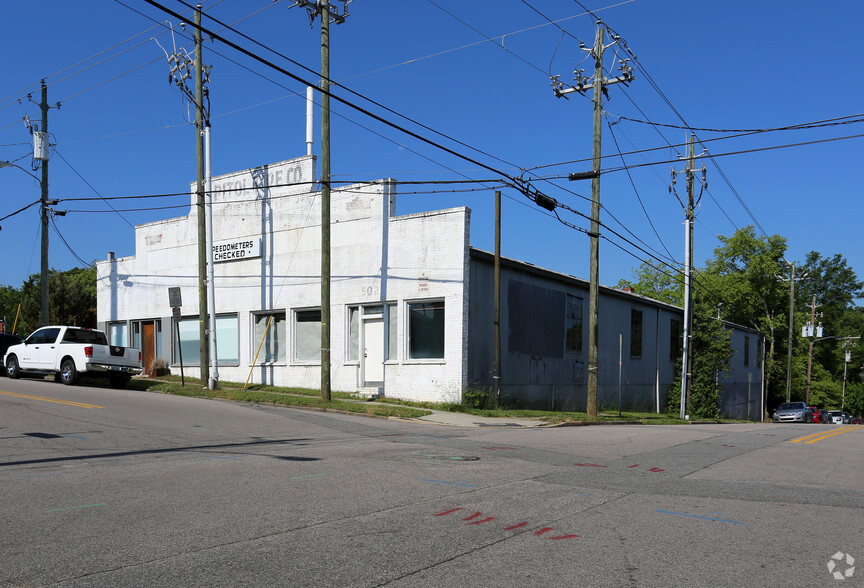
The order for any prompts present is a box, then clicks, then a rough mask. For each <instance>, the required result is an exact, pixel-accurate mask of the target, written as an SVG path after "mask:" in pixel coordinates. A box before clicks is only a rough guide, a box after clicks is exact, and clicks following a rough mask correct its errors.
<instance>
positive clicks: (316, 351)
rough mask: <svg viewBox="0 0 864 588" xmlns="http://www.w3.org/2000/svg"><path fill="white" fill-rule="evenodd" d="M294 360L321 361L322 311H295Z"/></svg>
mask: <svg viewBox="0 0 864 588" xmlns="http://www.w3.org/2000/svg"><path fill="white" fill-rule="evenodd" d="M294 361H312V362H320V361H321V311H320V310H300V311H297V312H295V313H294Z"/></svg>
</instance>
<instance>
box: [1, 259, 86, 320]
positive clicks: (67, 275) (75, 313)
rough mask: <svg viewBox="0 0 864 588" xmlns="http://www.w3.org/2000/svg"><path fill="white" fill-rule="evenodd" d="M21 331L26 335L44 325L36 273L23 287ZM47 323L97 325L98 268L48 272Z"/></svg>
mask: <svg viewBox="0 0 864 588" xmlns="http://www.w3.org/2000/svg"><path fill="white" fill-rule="evenodd" d="M20 298H21V318H20V319H19V321H18V333H19V334H23V335H27V334H29V333H32V332H33V331H35V330H36V329H38V328H39V327H40V326H42V321H41V315H42V286H41V276H40V275H39V274H33V275H32V276H30V278H29V279H28V280H27V281H26V282H24V284H23V285H22V286H21V294H20ZM48 322H49V323H51V324H55V325H76V326H79V327H95V326H96V267H95V265H94V266H91V267H87V268H73V269H71V270H68V271H65V272H61V271H57V270H51V271H50V272H49V273H48Z"/></svg>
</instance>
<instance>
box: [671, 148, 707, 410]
mask: <svg viewBox="0 0 864 588" xmlns="http://www.w3.org/2000/svg"><path fill="white" fill-rule="evenodd" d="M695 169H696V136H695V135H694V134H692V133H691V134H690V138H689V139H688V140H687V163H686V165H685V166H684V174H685V175H684V177H685V183H686V186H687V204H686V206H684V204H683V203H681V204H682V206H684V212H685V219H686V220H685V222H684V229H685V234H684V338H683V345H682V353H683V356H682V359H681V408H680V411H679V416H680V418H682V419H683V418H685V417H686V416H687V415H688V414H689V413H690V387H691V384H692V382H693V221H694V220H695V218H696V205H697V204H698V201H699V200H701V199H702V193H703V191H704V190H705V188H706V186H707V185H708V178H707V170H706V168H705V166H704V165H703V166H702V187H701V188H700V190H699V198H698V199H696V198H695V185H696V181H695V173H694V170H695ZM676 178H677V172H676V171H675V168H672V184H671V186H670V187H669V189H670V192H673V193H674V194H675V197H676V198H678V192H677V191H676V190H675V184H676ZM678 201H679V202H681V199H680V198H678ZM718 318H719V311H718Z"/></svg>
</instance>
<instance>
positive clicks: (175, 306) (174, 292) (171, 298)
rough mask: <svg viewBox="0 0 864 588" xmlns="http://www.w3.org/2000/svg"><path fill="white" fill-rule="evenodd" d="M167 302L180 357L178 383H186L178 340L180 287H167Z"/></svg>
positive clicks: (181, 347) (181, 349)
mask: <svg viewBox="0 0 864 588" xmlns="http://www.w3.org/2000/svg"><path fill="white" fill-rule="evenodd" d="M168 304H170V305H171V314H172V316H173V317H174V328H175V329H176V331H177V354H178V355H179V357H180V385H181V386H185V385H186V376H185V374H184V373H183V345H182V344H181V342H180V307H181V306H183V300H182V298H181V296H180V288H179V287H176V288H168Z"/></svg>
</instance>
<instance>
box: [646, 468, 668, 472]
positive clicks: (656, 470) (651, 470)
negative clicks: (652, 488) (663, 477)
mask: <svg viewBox="0 0 864 588" xmlns="http://www.w3.org/2000/svg"><path fill="white" fill-rule="evenodd" d="M648 471H649V472H665V471H666V470H661V469H660V468H651V469H650V470H648Z"/></svg>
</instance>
